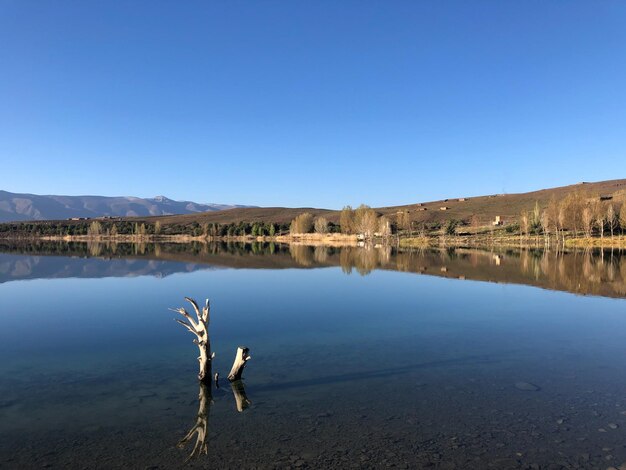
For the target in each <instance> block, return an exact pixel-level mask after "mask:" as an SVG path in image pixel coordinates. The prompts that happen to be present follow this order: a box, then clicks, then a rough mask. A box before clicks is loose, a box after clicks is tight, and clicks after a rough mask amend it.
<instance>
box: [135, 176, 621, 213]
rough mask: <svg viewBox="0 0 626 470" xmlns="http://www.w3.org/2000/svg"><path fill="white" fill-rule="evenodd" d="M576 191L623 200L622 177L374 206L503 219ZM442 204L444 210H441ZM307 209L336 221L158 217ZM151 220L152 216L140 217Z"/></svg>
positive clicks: (394, 210)
mask: <svg viewBox="0 0 626 470" xmlns="http://www.w3.org/2000/svg"><path fill="white" fill-rule="evenodd" d="M575 192H580V193H582V194H584V195H585V196H586V197H592V196H598V197H599V196H609V197H613V198H614V200H615V201H616V202H619V203H621V202H623V201H625V200H626V179H619V180H610V181H601V182H595V183H587V182H584V183H578V184H573V185H570V186H562V187H558V188H551V189H542V190H539V191H532V192H528V193H519V194H492V195H487V196H478V197H467V198H463V197H456V198H450V199H444V200H439V201H430V202H423V203H416V204H409V205H403V206H392V207H378V208H375V210H376V211H377V212H378V213H379V214H381V215H387V216H394V215H395V214H397V213H398V211H404V210H407V211H409V213H410V215H411V219H412V220H413V221H415V222H417V223H420V222H441V221H444V220H449V219H460V220H469V219H470V218H472V217H473V216H476V217H477V218H478V219H479V220H480V221H483V222H485V223H486V222H488V221H489V220H493V218H494V217H495V216H500V217H501V218H503V220H505V221H506V220H507V219H509V220H510V219H513V218H515V219H517V218H518V217H519V214H520V212H521V211H522V210H532V208H533V207H534V206H535V203H539V205H540V206H541V207H545V206H547V205H548V203H549V201H550V199H552V198H555V199H556V200H557V201H558V200H561V199H563V198H565V197H566V196H567V195H568V194H570V193H575ZM443 207H445V208H446V210H441V208H443ZM302 212H310V213H312V214H313V215H314V216H320V215H323V216H324V217H326V218H327V219H328V220H329V221H331V222H335V223H338V222H339V215H340V211H337V210H329V209H317V208H310V207H301V208H287V207H250V208H236V209H231V210H229V211H221V212H204V213H201V214H187V215H177V216H163V217H159V220H161V223H162V224H170V223H179V224H187V223H192V222H198V223H205V222H206V223H218V224H229V223H233V222H234V223H238V222H241V221H245V222H251V223H254V222H273V223H288V222H290V221H291V220H292V219H293V218H294V217H296V216H297V215H298V214H301V213H302ZM143 220H149V221H151V222H154V221H155V220H156V218H150V219H145V218H144V219H143Z"/></svg>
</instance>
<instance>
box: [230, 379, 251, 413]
mask: <svg viewBox="0 0 626 470" xmlns="http://www.w3.org/2000/svg"><path fill="white" fill-rule="evenodd" d="M230 388H231V389H232V391H233V395H234V397H235V405H236V406H237V411H239V412H240V413H241V412H242V411H243V410H245V409H247V408H248V407H249V406H250V404H251V403H252V402H251V401H250V400H249V399H248V396H247V395H246V389H245V387H244V385H243V382H242V381H241V380H235V381H234V382H231V383H230Z"/></svg>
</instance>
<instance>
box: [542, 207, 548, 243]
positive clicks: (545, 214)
mask: <svg viewBox="0 0 626 470" xmlns="http://www.w3.org/2000/svg"><path fill="white" fill-rule="evenodd" d="M539 222H540V223H541V230H542V232H543V236H544V237H545V241H546V244H548V243H550V212H548V210H547V209H546V210H544V211H543V212H541V215H540V216H539Z"/></svg>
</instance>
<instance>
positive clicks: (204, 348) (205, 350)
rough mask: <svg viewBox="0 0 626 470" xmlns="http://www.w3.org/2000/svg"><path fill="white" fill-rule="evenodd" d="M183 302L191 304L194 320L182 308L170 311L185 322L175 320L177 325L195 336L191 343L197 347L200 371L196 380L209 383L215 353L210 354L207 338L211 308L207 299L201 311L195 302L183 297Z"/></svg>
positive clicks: (209, 344)
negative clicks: (178, 314) (194, 314)
mask: <svg viewBox="0 0 626 470" xmlns="http://www.w3.org/2000/svg"><path fill="white" fill-rule="evenodd" d="M185 300H186V301H187V302H189V303H190V304H191V306H192V307H193V309H194V311H195V313H196V319H195V320H194V319H193V318H192V317H191V315H189V313H187V310H185V309H184V308H182V307H180V308H173V309H170V310H172V311H174V312H177V313H180V314H181V315H182V316H183V317H185V319H186V320H187V321H183V320H179V319H176V321H177V322H178V323H180V324H181V325H183V326H184V327H185V328H187V329H188V330H189V331H190V332H191V333H193V334H194V335H196V339H194V340H193V342H194V343H195V344H196V345H197V346H198V349H199V351H200V355H199V356H198V362H199V366H200V370H199V372H198V380H200V381H201V382H207V383H210V382H211V378H212V377H211V361H212V360H213V358H214V357H215V353H211V340H210V338H209V320H210V316H209V314H210V311H211V307H210V305H209V299H207V300H206V303H205V305H204V307H202V310H200V308H199V307H198V304H197V303H196V301H195V300H193V299H190V298H189V297H185Z"/></svg>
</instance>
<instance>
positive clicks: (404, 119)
mask: <svg viewBox="0 0 626 470" xmlns="http://www.w3.org/2000/svg"><path fill="white" fill-rule="evenodd" d="M622 177H626V2H623V1H608V0H607V1H595V0H590V1H586V2H580V1H567V2H564V1H560V0H559V1H556V0H555V1H543V0H542V1H520V2H513V1H502V0H493V1H481V0H477V1H467V0H463V1H458V2H454V1H440V0H432V1H417V0H410V1H406V2H405V1H395V2H394V1H375V2H374V1H372V2H366V1H353V2H352V1H339V2H338V1H334V0H333V1H321V0H316V1H310V2H299V1H291V0H286V1H283V2H276V1H242V2H238V1H231V0H228V1H220V2H209V1H197V2H194V1H182V2H181V1H174V0H172V1H170V2H160V1H153V0H150V1H86V0H77V1H60V0H57V1H52V0H48V1H46V0H42V1H40V0H37V1H34V0H33V1H29V0H0V189H5V190H8V191H14V192H31V193H37V194H100V195H136V196H144V197H145V196H155V195H157V194H164V195H167V196H169V197H172V198H174V199H190V200H195V201H198V202H221V203H242V204H256V205H263V206H270V205H286V206H316V207H335V208H339V207H341V206H343V205H344V204H352V205H356V204H359V203H361V202H364V203H368V204H370V205H372V206H380V205H391V204H400V203H411V202H417V201H421V200H431V199H438V198H442V197H454V196H471V195H479V194H489V193H496V192H520V191H526V190H532V189H539V188H543V187H551V186H558V185H564V184H570V183H575V182H577V181H580V180H588V181H595V180H603V179H612V178H622Z"/></svg>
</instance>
